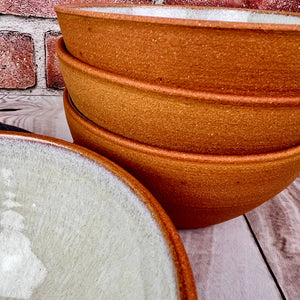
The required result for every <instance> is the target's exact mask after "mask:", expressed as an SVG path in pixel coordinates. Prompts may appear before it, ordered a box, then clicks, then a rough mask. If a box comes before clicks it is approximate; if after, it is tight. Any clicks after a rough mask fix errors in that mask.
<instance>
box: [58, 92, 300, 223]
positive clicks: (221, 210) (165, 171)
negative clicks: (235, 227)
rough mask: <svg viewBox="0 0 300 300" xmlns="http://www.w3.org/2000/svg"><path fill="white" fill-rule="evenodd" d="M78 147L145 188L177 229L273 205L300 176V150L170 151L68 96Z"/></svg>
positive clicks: (66, 107) (71, 121) (69, 120)
mask: <svg viewBox="0 0 300 300" xmlns="http://www.w3.org/2000/svg"><path fill="white" fill-rule="evenodd" d="M64 105H65V112H66V117H67V121H68V124H69V127H70V130H71V134H72V136H73V138H74V141H75V143H77V144H80V145H84V146H85V147H88V148H90V149H93V150H94V151H96V152H98V153H101V154H102V155H104V156H106V157H108V158H110V159H111V160H113V161H115V162H116V163H118V164H119V165H121V166H122V167H124V168H125V169H126V170H128V171H129V172H130V173H131V174H132V175H134V176H135V177H136V178H137V179H138V180H139V181H140V182H142V183H143V184H144V185H145V186H146V187H147V188H148V189H149V190H150V191H151V192H152V194H153V195H154V196H155V197H156V199H157V200H158V201H159V202H160V203H161V204H162V206H163V207H164V208H165V210H166V211H167V213H168V214H169V216H170V217H171V219H172V220H173V222H174V224H175V225H176V226H177V228H198V227H204V226H209V225H212V224H216V223H219V222H223V221H226V220H228V219H231V218H234V217H237V216H239V215H241V214H243V213H245V212H247V211H249V210H251V209H253V208H255V207H257V206H258V205H260V204H262V203H263V202H265V201H267V200H269V199H270V198H272V197H273V196H275V195H276V194H278V193H279V192H280V191H282V190H283V189H284V188H286V187H287V186H288V185H289V184H290V183H292V182H293V180H295V178H297V176H298V175H299V173H300V146H297V147H293V148H290V149H287V150H282V151H278V152H274V153H267V154H258V155H244V156H243V155H241V156H229V155H228V156H221V155H203V154H191V153H184V152H176V151H169V150H165V149H162V148H157V147H151V146H148V145H144V144H141V143H137V142H134V141H131V140H129V139H125V138H123V137H120V136H117V135H115V134H113V133H110V132H108V131H106V130H104V129H102V128H101V127H99V126H97V125H95V124H93V123H92V122H90V121H89V120H88V119H86V118H85V117H84V116H82V115H81V114H80V113H79V112H78V111H77V110H76V108H75V107H74V105H73V104H72V102H71V100H70V99H69V97H68V95H67V91H66V90H65V93H64Z"/></svg>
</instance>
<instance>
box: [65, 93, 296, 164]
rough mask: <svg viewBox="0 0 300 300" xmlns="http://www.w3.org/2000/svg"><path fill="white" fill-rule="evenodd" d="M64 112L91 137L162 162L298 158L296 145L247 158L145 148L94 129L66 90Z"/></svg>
mask: <svg viewBox="0 0 300 300" xmlns="http://www.w3.org/2000/svg"><path fill="white" fill-rule="evenodd" d="M63 100H64V107H65V111H68V113H70V114H71V115H72V117H73V118H74V119H76V120H77V122H78V124H80V125H81V126H85V127H86V128H88V130H89V131H91V132H92V133H93V134H95V135H98V136H99V135H100V136H101V137H103V138H104V139H105V140H108V141H110V142H112V143H114V144H116V145H118V146H121V147H123V148H126V149H129V150H131V151H138V152H141V153H144V154H147V155H151V156H154V157H160V158H163V159H169V160H176V161H185V162H191V163H206V164H214V165H217V164H223V165H224V164H228V165H247V164H259V163H270V162H271V163H272V162H274V161H283V160H287V159H293V158H294V157H296V156H299V157H300V145H297V146H293V147H290V148H286V149H282V150H278V151H274V152H265V153H259V154H248V155H217V154H216V155H213V154H201V153H199V154H198V153H189V152H180V151H176V150H168V149H164V148H159V147H156V146H151V145H147V144H144V143H140V142H137V141H133V140H130V139H128V138H125V137H122V136H119V135H116V134H115V133H112V132H110V131H108V130H105V129H104V128H102V127H100V126H98V125H97V124H95V123H94V122H92V121H91V120H89V119H88V118H87V117H86V116H84V115H83V114H82V113H81V112H80V111H79V110H78V109H77V108H76V106H75V104H74V103H73V101H72V99H71V97H70V95H69V93H68V90H67V88H65V89H64V93H63Z"/></svg>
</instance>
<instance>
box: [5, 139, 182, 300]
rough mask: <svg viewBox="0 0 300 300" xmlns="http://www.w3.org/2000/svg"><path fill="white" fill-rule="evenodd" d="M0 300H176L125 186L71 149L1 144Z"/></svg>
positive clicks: (143, 216) (164, 264) (142, 212)
mask: <svg viewBox="0 0 300 300" xmlns="http://www.w3.org/2000/svg"><path fill="white" fill-rule="evenodd" d="M0 153H1V156H0V299H6V298H9V297H11V298H16V299H21V298H22V299H48V300H51V299H56V300H57V299H60V300H62V299H85V300H88V299H130V300H131V299H150V298H151V299H177V297H178V287H177V286H176V285H177V283H176V282H177V280H176V275H175V274H176V272H175V267H174V263H173V261H172V258H171V255H170V253H169V248H168V245H167V243H166V241H165V240H164V238H163V237H162V234H161V231H160V229H159V227H158V225H157V224H156V222H155V221H154V220H153V217H152V216H151V214H150V212H149V211H148V209H147V208H146V207H145V206H144V205H143V204H142V203H141V202H140V201H139V199H138V197H137V196H136V195H135V194H134V193H133V192H132V191H131V190H130V188H129V187H128V186H127V185H125V184H124V183H123V182H122V181H120V180H119V179H118V178H117V177H116V176H114V175H113V174H112V173H110V172H109V171H107V170H106V169H105V168H103V167H100V166H99V165H96V164H95V163H93V162H91V161H90V160H87V159H85V158H82V157H81V156H79V155H77V154H75V153H72V152H70V151H66V150H61V149H58V148H55V147H50V146H46V145H43V144H39V143H28V142H22V141H9V140H1V139H0Z"/></svg>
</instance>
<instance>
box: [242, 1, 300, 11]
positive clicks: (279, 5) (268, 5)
mask: <svg viewBox="0 0 300 300" xmlns="http://www.w3.org/2000/svg"><path fill="white" fill-rule="evenodd" d="M248 7H249V8H252V9H264V10H278V11H291V12H300V1H299V0H289V1H287V0H248Z"/></svg>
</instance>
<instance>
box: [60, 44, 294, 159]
mask: <svg viewBox="0 0 300 300" xmlns="http://www.w3.org/2000/svg"><path fill="white" fill-rule="evenodd" d="M57 54H58V57H59V61H60V68H61V72H62V74H63V77H64V80H65V83H66V86H67V88H68V90H69V93H70V95H71V97H72V99H73V101H74V103H75V105H76V107H77V108H78V110H79V111H80V112H82V113H83V114H84V115H85V116H86V117H87V118H89V119H90V120H92V121H93V122H94V123H96V124H97V125H99V126H101V127H102V128H104V129H106V130H108V131H111V132H113V133H115V134H117V135H120V136H123V137H126V138H129V139H132V140H135V141H138V142H142V143H145V144H149V145H152V146H158V147H162V148H166V149H171V150H177V151H184V152H193V153H203V154H249V153H263V152H270V151H275V150H278V149H284V148H288V147H291V146H294V145H298V144H300V130H299V128H300V95H298V97H291V98H286V97H276V98H272V97H271V98H267V97H264V98H255V97H242V96H228V95H217V94H208V93H200V92H191V91H187V90H178V89H174V88H167V87H162V86H158V85H153V84H146V83H142V82H140V81H134V80H130V79H128V78H125V77H121V76H118V75H114V74H111V73H107V72H104V71H101V70H99V69H97V68H94V67H91V66H89V65H87V64H85V63H83V62H81V61H79V60H78V59H76V58H74V57H73V56H71V55H70V54H69V53H68V52H67V51H66V49H65V47H64V43H63V40H62V39H60V40H59V42H58V44H57Z"/></svg>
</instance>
